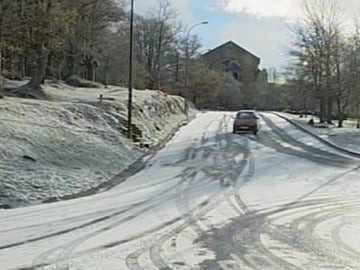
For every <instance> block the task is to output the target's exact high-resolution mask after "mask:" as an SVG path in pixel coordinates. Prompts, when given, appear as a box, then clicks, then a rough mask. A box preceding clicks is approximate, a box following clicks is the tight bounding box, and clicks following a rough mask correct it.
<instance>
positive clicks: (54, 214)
mask: <svg viewBox="0 0 360 270" xmlns="http://www.w3.org/2000/svg"><path fill="white" fill-rule="evenodd" d="M232 116H233V114H232V113H226V112H209V113H204V114H202V115H201V116H199V117H198V118H196V119H195V120H193V121H192V122H190V124H189V125H187V126H185V127H183V128H182V129H181V130H180V131H179V132H178V133H177V134H176V135H175V137H174V138H173V140H171V142H169V143H168V145H167V146H166V147H165V148H164V149H162V150H161V151H159V152H158V153H157V154H156V155H154V156H153V157H152V158H151V159H150V160H148V161H147V163H146V167H145V169H144V170H142V171H141V172H140V173H138V174H136V175H134V176H133V177H131V178H129V179H128V180H127V181H126V182H124V183H122V184H121V185H119V186H116V187H115V188H113V189H111V190H109V191H106V192H103V193H101V194H97V195H93V196H90V197H83V198H79V199H74V200H69V201H63V202H56V203H52V204H43V205H38V206H31V207H24V208H18V209H11V210H0V269H4V270H5V269H6V270H10V269H11V270H13V269H59V270H60V269H72V270H74V269H84V270H85V269H359V268H360V245H359V243H360V210H359V207H358V206H359V202H360V199H359V198H360V196H359V195H360V194H359V193H360V178H359V170H358V169H359V167H358V166H359V160H357V159H355V158H352V157H348V156H346V155H344V154H341V153H338V152H336V151H335V150H333V149H331V148H329V147H328V146H326V145H322V144H320V143H319V142H318V141H316V139H314V138H313V137H310V136H308V135H306V134H305V133H302V132H300V131H298V130H297V129H296V128H294V127H293V126H291V124H289V123H288V122H286V121H285V120H283V119H281V118H279V117H277V116H275V115H272V114H268V113H263V114H262V115H261V116H262V121H263V123H262V130H261V131H260V133H259V135H258V136H257V137H255V136H254V135H250V134H240V135H239V134H232V133H231V130H232Z"/></svg>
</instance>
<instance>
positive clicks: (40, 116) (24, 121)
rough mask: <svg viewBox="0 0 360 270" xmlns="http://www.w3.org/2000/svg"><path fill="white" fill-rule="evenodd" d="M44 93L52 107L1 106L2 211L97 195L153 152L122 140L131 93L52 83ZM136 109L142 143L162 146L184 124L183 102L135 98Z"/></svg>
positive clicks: (35, 103) (8, 101) (150, 95)
mask: <svg viewBox="0 0 360 270" xmlns="http://www.w3.org/2000/svg"><path fill="white" fill-rule="evenodd" d="M8 84H9V85H14V84H16V82H13V81H12V82H11V81H10V82H8ZM45 91H46V92H47V93H48V94H49V95H50V96H51V97H52V99H53V100H52V101H39V100H29V99H20V98H5V99H3V100H0V123H1V124H0V206H2V207H17V206H22V205H28V204H34V203H39V202H41V201H44V200H48V199H50V198H59V197H63V196H66V195H70V194H76V193H79V192H82V191H84V190H89V189H91V188H94V187H97V186H99V185H100V184H102V183H104V182H107V181H109V180H110V179H112V178H113V177H115V176H116V175H118V174H119V173H121V172H122V171H123V170H124V169H126V168H127V167H128V166H129V165H130V164H132V163H133V162H134V161H136V160H137V159H138V158H139V157H140V156H142V155H143V154H144V153H146V152H147V151H149V150H148V149H144V148H139V147H138V146H136V145H135V144H134V143H133V142H131V141H129V140H128V139H127V138H126V137H125V135H124V134H125V133H126V119H127V96H128V92H127V90H126V89H124V88H121V87H113V86H111V87H109V88H106V89H105V88H75V87H71V86H68V85H66V84H63V83H58V82H57V83H52V82H47V84H46V86H45ZM100 95H102V97H103V99H102V101H100V99H99V97H100ZM133 107H134V108H133V123H134V125H135V126H136V128H137V129H139V130H141V132H142V138H141V141H143V142H146V144H149V145H150V146H155V145H158V144H159V143H161V142H162V141H163V140H164V139H165V138H166V137H167V136H168V135H169V134H170V133H172V132H173V131H174V130H175V129H176V128H177V127H178V126H180V125H181V124H182V123H183V121H184V120H185V119H186V116H185V115H184V113H183V99H182V98H181V97H177V96H167V95H165V94H164V93H162V92H159V91H149V90H144V91H134V104H133Z"/></svg>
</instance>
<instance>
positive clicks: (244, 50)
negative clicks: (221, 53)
mask: <svg viewBox="0 0 360 270" xmlns="http://www.w3.org/2000/svg"><path fill="white" fill-rule="evenodd" d="M229 46H232V47H235V48H236V49H238V50H241V51H242V52H244V53H246V54H248V55H250V56H251V57H252V58H254V59H255V60H256V61H258V62H260V58H259V57H258V56H256V55H254V54H253V53H251V52H249V51H248V50H246V49H244V48H243V47H241V46H239V45H238V44H236V43H235V42H234V41H232V40H229V41H228V42H225V43H223V44H221V45H220V46H218V47H216V48H214V49H212V50H210V51H208V52H206V53H204V54H203V56H206V55H208V54H211V53H213V52H215V51H218V50H221V49H223V48H225V47H229Z"/></svg>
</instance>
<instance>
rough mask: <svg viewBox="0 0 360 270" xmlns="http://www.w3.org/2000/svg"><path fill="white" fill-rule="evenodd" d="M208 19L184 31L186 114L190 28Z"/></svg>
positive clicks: (204, 22)
mask: <svg viewBox="0 0 360 270" xmlns="http://www.w3.org/2000/svg"><path fill="white" fill-rule="evenodd" d="M208 23H209V22H208V21H203V22H199V23H196V24H194V25H193V26H191V27H190V28H189V29H188V31H187V33H186V40H185V72H184V73H185V74H184V76H185V78H184V84H185V101H184V110H185V114H186V115H188V111H189V99H190V93H189V89H188V63H189V37H190V32H191V30H192V29H194V28H195V27H196V26H199V25H202V24H208Z"/></svg>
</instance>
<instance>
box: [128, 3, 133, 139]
mask: <svg viewBox="0 0 360 270" xmlns="http://www.w3.org/2000/svg"><path fill="white" fill-rule="evenodd" d="M133 33H134V0H131V8H130V37H129V38H130V43H129V80H128V86H129V98H128V123H127V137H128V138H129V139H131V138H132V123H131V121H132V89H133Z"/></svg>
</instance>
